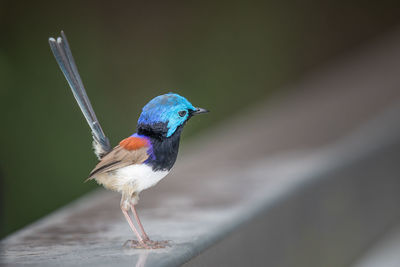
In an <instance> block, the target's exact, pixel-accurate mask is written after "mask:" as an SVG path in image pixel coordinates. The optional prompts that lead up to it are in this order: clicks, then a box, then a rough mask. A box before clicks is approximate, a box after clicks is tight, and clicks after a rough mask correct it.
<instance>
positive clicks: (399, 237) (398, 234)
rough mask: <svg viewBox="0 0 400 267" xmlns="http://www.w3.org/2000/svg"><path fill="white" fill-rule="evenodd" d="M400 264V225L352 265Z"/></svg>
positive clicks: (381, 265) (382, 266) (357, 266)
mask: <svg viewBox="0 0 400 267" xmlns="http://www.w3.org/2000/svg"><path fill="white" fill-rule="evenodd" d="M377 266H379V267H398V266H400V225H398V226H397V227H396V228H394V229H392V230H391V231H389V232H388V233H386V234H385V236H384V237H383V238H382V239H380V240H379V241H378V242H377V243H376V244H374V245H373V246H372V247H371V248H370V249H368V250H367V251H366V253H365V254H364V255H362V256H361V257H360V259H358V260H357V262H356V263H355V264H354V265H352V267H377Z"/></svg>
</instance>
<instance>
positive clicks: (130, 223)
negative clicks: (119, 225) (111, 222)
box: [121, 209, 149, 248]
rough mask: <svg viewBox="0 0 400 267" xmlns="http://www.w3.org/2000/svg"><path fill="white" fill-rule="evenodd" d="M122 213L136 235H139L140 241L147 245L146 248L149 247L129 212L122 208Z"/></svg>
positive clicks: (144, 245)
mask: <svg viewBox="0 0 400 267" xmlns="http://www.w3.org/2000/svg"><path fill="white" fill-rule="evenodd" d="M121 210H122V213H123V214H124V215H125V219H126V220H127V222H128V223H129V226H130V227H131V229H132V231H133V232H134V233H135V235H136V236H137V239H138V241H139V243H140V244H141V245H142V246H143V247H145V248H149V247H148V246H147V245H146V244H145V243H144V241H143V238H142V237H141V236H140V234H139V232H138V230H137V229H136V227H135V225H134V224H133V222H132V220H131V218H130V217H129V215H128V212H127V211H126V210H124V209H121Z"/></svg>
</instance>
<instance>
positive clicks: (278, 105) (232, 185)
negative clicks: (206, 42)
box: [1, 32, 400, 266]
mask: <svg viewBox="0 0 400 267" xmlns="http://www.w3.org/2000/svg"><path fill="white" fill-rule="evenodd" d="M399 47H400V33H399V32H396V33H393V35H391V36H388V37H387V38H386V39H385V40H381V41H379V42H377V43H374V44H371V45H370V46H368V47H365V48H364V50H363V52H360V53H356V54H353V55H351V56H349V57H348V59H347V60H344V59H343V60H341V61H338V62H336V63H332V65H330V66H328V67H327V68H326V69H325V70H321V71H320V72H319V73H315V74H314V75H312V76H310V77H308V78H306V79H304V80H303V81H301V82H299V83H298V84H296V85H294V87H295V89H293V90H292V92H294V93H293V94H291V95H288V96H284V97H283V96H282V97H281V98H280V99H277V100H276V101H275V102H272V103H269V105H261V106H260V107H258V108H255V109H254V110H250V111H248V112H247V113H246V114H243V116H242V117H237V118H232V120H231V121H230V122H227V123H226V124H225V125H223V126H221V127H220V128H219V129H216V130H215V131H213V132H210V133H209V134H208V135H205V136H203V137H202V138H200V139H199V140H198V141H197V142H196V143H194V144H192V145H191V147H190V148H187V149H185V150H184V151H182V153H181V160H180V161H178V165H177V166H176V168H175V170H174V171H173V173H172V174H171V175H170V176H169V177H168V178H167V179H165V180H163V181H162V182H161V183H160V184H159V185H158V186H157V187H155V188H152V189H150V190H148V191H147V192H144V193H143V194H142V196H141V201H140V202H139V213H140V214H141V215H142V220H143V223H144V225H145V227H146V228H147V231H148V233H149V234H150V235H151V237H152V238H154V239H168V240H172V246H171V247H169V248H167V249H162V250H154V251H143V250H133V249H123V248H122V244H123V243H124V242H125V241H126V240H127V239H130V238H133V235H132V233H131V232H130V229H129V227H128V226H127V225H126V222H125V221H124V219H123V216H122V214H121V213H120V210H119V197H120V196H119V195H118V194H115V193H112V192H106V191H103V190H98V191H96V192H94V193H92V194H90V195H88V196H85V197H83V198H81V199H79V200H77V201H76V202H74V203H72V204H70V205H68V206H67V207H65V208H63V209H61V210H59V211H57V212H55V213H54V214H51V215H50V216H48V217H46V218H44V219H42V220H40V221H38V222H37V223H35V224H33V225H31V226H29V227H27V228H25V229H23V230H21V231H19V232H17V233H15V234H13V235H11V236H9V237H8V238H6V239H4V240H3V241H2V242H1V246H2V252H1V262H2V263H4V264H8V265H23V264H33V265H39V266H54V265H63V266H72V265H75V266H90V265H95V266H109V265H113V266H132V265H135V264H136V265H137V266H144V265H146V266H176V265H181V264H183V263H185V262H186V264H187V265H188V266H200V265H207V266H210V265H212V266H224V265H225V266H228V265H229V266H232V265H233V266H239V265H240V266H243V265H259V266H266V265H270V266H344V265H349V264H350V263H351V262H352V261H354V260H355V259H356V258H357V257H358V256H359V255H360V254H361V253H362V251H364V250H365V249H366V248H367V246H368V245H370V244H371V243H372V242H373V241H374V240H376V239H377V238H378V237H379V236H380V235H381V234H382V233H384V231H385V229H386V228H387V227H390V226H391V225H394V224H396V223H398V222H399V221H400V209H398V205H396V204H397V203H399V202H400V194H399V193H398V192H399V190H400V180H399V179H398V175H397V174H398V173H399V171H400V170H399V169H400V166H399V164H398V158H400V115H399V114H400V112H399V107H398V103H400V90H399V89H398V88H399V85H400V75H398V70H399V69H400V49H399ZM77 186H79V185H77ZM196 256H197V257H196Z"/></svg>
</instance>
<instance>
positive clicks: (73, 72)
mask: <svg viewBox="0 0 400 267" xmlns="http://www.w3.org/2000/svg"><path fill="white" fill-rule="evenodd" d="M49 44H50V48H51V50H52V51H53V54H54V57H55V58H56V60H57V63H58V65H59V66H60V68H61V71H62V72H63V73H64V76H65V78H66V79H67V81H68V83H69V86H70V87H71V90H72V93H73V94H74V97H75V99H76V101H77V102H78V105H79V107H80V108H81V110H82V113H83V115H84V116H85V118H86V121H87V122H88V124H89V126H90V129H92V136H93V147H94V150H95V154H96V156H97V157H98V158H99V159H101V158H102V157H103V156H104V155H106V154H107V153H108V152H110V150H111V146H110V141H109V140H108V138H107V137H106V136H105V134H104V132H103V129H102V128H101V126H100V123H99V121H98V120H97V117H96V114H95V113H94V110H93V107H92V105H91V104H90V100H89V98H88V96H87V94H86V91H85V87H84V86H83V83H82V80H81V77H80V76H79V73H78V68H77V67H76V64H75V60H74V58H73V57H72V53H71V49H70V48H69V44H68V41H67V37H66V36H65V34H64V32H63V31H61V37H57V40H56V39H55V38H52V37H51V38H49Z"/></svg>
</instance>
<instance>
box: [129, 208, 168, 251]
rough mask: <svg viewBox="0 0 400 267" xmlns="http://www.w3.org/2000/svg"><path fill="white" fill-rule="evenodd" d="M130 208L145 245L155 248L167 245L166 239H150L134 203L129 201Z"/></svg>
mask: <svg viewBox="0 0 400 267" xmlns="http://www.w3.org/2000/svg"><path fill="white" fill-rule="evenodd" d="M131 210H132V213H133V216H134V217H135V220H136V222H137V223H138V225H139V227H140V230H141V232H142V237H143V242H144V243H145V244H146V245H147V246H150V248H152V249H157V248H165V247H166V246H168V245H169V242H168V241H153V240H150V238H149V236H148V235H147V234H146V232H145V230H144V228H143V225H142V222H141V221H140V219H139V215H138V214H137V211H136V207H135V204H134V203H131Z"/></svg>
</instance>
